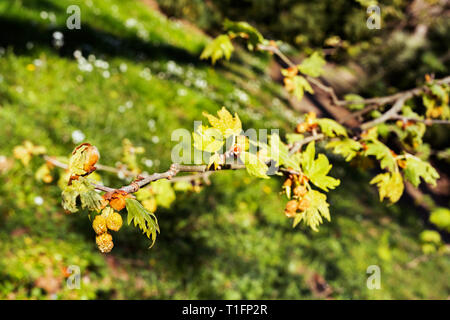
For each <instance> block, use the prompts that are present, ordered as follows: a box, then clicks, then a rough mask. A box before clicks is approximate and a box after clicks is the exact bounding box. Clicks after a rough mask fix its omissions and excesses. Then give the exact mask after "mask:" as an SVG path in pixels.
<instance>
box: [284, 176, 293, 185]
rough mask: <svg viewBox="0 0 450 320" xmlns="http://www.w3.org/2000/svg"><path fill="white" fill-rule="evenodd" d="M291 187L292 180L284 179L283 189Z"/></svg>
mask: <svg viewBox="0 0 450 320" xmlns="http://www.w3.org/2000/svg"><path fill="white" fill-rule="evenodd" d="M290 186H292V180H291V179H289V178H288V179H286V181H284V183H283V187H290Z"/></svg>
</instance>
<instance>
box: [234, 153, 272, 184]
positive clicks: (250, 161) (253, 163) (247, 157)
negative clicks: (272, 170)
mask: <svg viewBox="0 0 450 320" xmlns="http://www.w3.org/2000/svg"><path fill="white" fill-rule="evenodd" d="M239 157H240V159H241V161H242V162H243V163H244V164H245V168H246V169H247V172H248V174H250V175H252V176H255V177H258V178H263V179H269V177H268V176H267V174H266V173H267V171H268V170H269V167H268V166H267V165H266V164H265V162H264V161H263V160H262V159H260V158H259V157H257V156H256V155H254V154H253V153H250V152H242V153H240V155H239Z"/></svg>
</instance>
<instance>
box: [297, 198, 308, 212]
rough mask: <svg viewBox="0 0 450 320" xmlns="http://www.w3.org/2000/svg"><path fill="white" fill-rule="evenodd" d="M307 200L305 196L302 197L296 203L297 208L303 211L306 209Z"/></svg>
mask: <svg viewBox="0 0 450 320" xmlns="http://www.w3.org/2000/svg"><path fill="white" fill-rule="evenodd" d="M309 205H310V203H309V200H308V199H306V198H303V199H302V200H300V202H299V203H298V210H300V211H305V210H306V209H308V208H309Z"/></svg>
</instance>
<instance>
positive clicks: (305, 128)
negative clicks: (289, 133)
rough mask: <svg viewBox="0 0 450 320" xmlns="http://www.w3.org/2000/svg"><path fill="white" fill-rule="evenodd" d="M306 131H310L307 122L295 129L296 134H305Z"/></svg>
mask: <svg viewBox="0 0 450 320" xmlns="http://www.w3.org/2000/svg"><path fill="white" fill-rule="evenodd" d="M306 131H308V124H306V123H305V122H302V123H299V124H297V126H296V127H295V132H297V133H305V132H306Z"/></svg>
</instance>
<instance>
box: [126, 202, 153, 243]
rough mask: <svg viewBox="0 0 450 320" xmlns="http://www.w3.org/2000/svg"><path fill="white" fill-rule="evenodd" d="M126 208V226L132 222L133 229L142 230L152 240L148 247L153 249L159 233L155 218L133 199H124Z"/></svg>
mask: <svg viewBox="0 0 450 320" xmlns="http://www.w3.org/2000/svg"><path fill="white" fill-rule="evenodd" d="M126 208H127V212H128V216H127V223H128V225H130V224H131V222H134V226H135V227H139V229H141V230H142V232H143V233H144V234H145V235H146V236H147V238H149V239H150V240H152V244H151V246H150V248H151V247H153V245H154V244H155V241H156V236H157V233H159V232H160V230H159V225H158V219H157V218H156V216H155V215H154V214H153V213H151V212H149V211H147V210H146V209H145V208H144V207H143V206H142V205H141V204H140V203H139V201H137V200H135V199H131V198H128V199H126Z"/></svg>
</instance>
